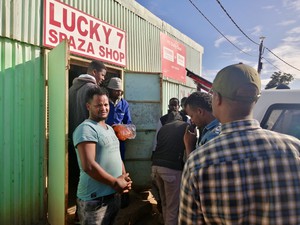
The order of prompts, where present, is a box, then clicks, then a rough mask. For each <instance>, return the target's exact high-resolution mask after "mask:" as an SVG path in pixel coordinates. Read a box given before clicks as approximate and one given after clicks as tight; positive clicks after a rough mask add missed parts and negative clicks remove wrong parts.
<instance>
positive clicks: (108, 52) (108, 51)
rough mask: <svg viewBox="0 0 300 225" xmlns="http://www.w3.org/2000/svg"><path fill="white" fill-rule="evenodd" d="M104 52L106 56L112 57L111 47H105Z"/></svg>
mask: <svg viewBox="0 0 300 225" xmlns="http://www.w3.org/2000/svg"><path fill="white" fill-rule="evenodd" d="M105 54H106V58H110V59H112V50H111V49H108V48H106V53H105Z"/></svg>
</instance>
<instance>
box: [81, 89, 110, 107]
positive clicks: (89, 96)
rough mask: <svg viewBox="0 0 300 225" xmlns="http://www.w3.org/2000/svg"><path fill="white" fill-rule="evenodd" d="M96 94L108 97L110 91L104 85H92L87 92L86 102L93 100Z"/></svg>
mask: <svg viewBox="0 0 300 225" xmlns="http://www.w3.org/2000/svg"><path fill="white" fill-rule="evenodd" d="M94 95H106V96H107V97H108V92H107V90H106V89H105V88H104V87H99V86H98V85H94V86H93V87H91V88H90V89H89V90H88V91H87V93H86V101H85V102H86V103H88V102H91V101H92V99H93V97H94Z"/></svg>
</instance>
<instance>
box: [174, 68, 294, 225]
mask: <svg viewBox="0 0 300 225" xmlns="http://www.w3.org/2000/svg"><path fill="white" fill-rule="evenodd" d="M260 89H261V83H260V77H259V75H258V74H257V72H256V71H255V70H254V69H253V68H252V67H250V66H247V65H244V64H241V63H240V64H236V65H231V66H228V67H225V68H224V69H222V70H221V71H220V72H219V73H218V74H217V76H216V78H215V79H214V82H213V86H212V94H213V97H212V108H213V114H214V115H215V117H216V118H217V119H218V120H219V121H220V122H221V124H222V129H221V133H220V135H219V136H217V137H216V138H214V139H213V140H211V141H209V142H207V143H206V144H204V145H203V146H201V147H200V148H198V149H196V150H195V151H193V152H192V153H191V154H190V156H189V158H188V160H187V162H186V164H185V167H184V171H183V175H182V183H181V193H180V209H179V224H182V225H183V224H276V225H279V224H294V225H296V224H300V157H299V156H300V154H299V150H300V141H299V140H298V139H296V138H294V137H292V136H288V135H284V134H279V133H276V132H272V131H268V130H264V129H262V128H261V127H260V125H259V123H258V121H256V120H254V119H253V118H252V110H253V106H254V104H255V102H256V101H257V99H258V97H259V94H260Z"/></svg>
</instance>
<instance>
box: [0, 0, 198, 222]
mask: <svg viewBox="0 0 300 225" xmlns="http://www.w3.org/2000/svg"><path fill="white" fill-rule="evenodd" d="M0 18H1V25H0V50H1V51H0V52H1V54H0V149H1V150H0V151H1V157H0V167H1V170H0V224H9V225H34V224H51V225H64V224H68V210H70V208H72V206H74V201H75V200H74V198H71V197H69V196H70V195H71V193H70V192H71V191H72V190H73V189H74V187H72V185H71V184H69V183H68V176H69V174H68V167H69V153H68V88H69V87H70V85H71V83H72V80H73V79H74V78H75V77H77V76H78V75H80V74H81V73H85V72H86V69H87V65H88V63H89V62H90V61H91V60H92V59H99V60H102V61H104V62H105V64H106V66H107V68H108V77H112V76H118V77H120V78H122V80H123V86H124V98H125V99H126V100H127V101H128V102H129V105H130V110H131V114H132V120H133V123H134V124H135V125H136V127H137V136H136V138H135V139H133V140H128V141H127V142H126V160H125V165H126V168H127V171H128V172H129V173H130V174H131V177H132V180H133V182H134V186H133V187H134V188H136V189H141V188H149V187H150V185H151V178H150V171H151V160H150V157H151V153H152V152H151V151H152V143H153V139H154V135H155V129H156V125H157V122H158V119H159V117H160V116H161V115H162V114H164V113H166V111H167V108H168V100H169V99H170V98H171V97H177V98H179V99H180V98H182V97H184V96H188V95H189V94H190V93H191V92H193V91H195V90H196V85H195V84H194V81H193V80H191V79H190V78H189V77H186V76H185V68H187V69H189V70H190V71H193V72H194V73H196V74H200V75H201V69H202V68H201V64H202V55H203V52H204V49H203V47H202V46H201V45H200V44H198V43H196V42H195V41H193V40H192V39H190V38H189V37H187V36H186V35H184V34H183V33H181V32H180V31H178V30H176V29H175V28H173V27H172V26H170V25H169V24H167V23H166V22H164V21H162V20H161V19H160V18H158V17H156V16H155V15H153V14H152V13H151V12H149V11H148V10H147V9H145V8H143V7H142V6H141V5H139V4H138V3H137V2H135V1H133V0H132V1H131V0H130V1H128V0H89V1H81V0H62V1H57V0H15V1H11V0H2V1H1V3H0ZM75 20H76V21H75ZM63 21H67V22H66V23H64V22H63ZM73 25H74V26H73ZM55 26H57V29H55ZM72 29H73V30H76V31H78V32H79V34H81V35H83V36H84V35H86V37H85V38H82V37H79V36H76V35H73V34H71V33H68V32H69V31H70V30H72ZM89 29H90V30H89ZM96 29H98V30H99V33H97V32H96ZM98 30H97V31H98ZM67 31H68V32H67ZM78 32H77V33H78ZM101 32H102V33H101ZM109 32H111V33H109ZM112 36H113V37H114V39H109V38H110V37H112ZM116 38H119V39H116ZM66 39H68V41H67V40H66ZM93 39H95V40H97V39H98V41H93ZM170 42H171V43H172V44H171V46H169V45H168V44H169V43H170ZM99 43H100V44H101V45H99ZM97 45H99V46H97ZM93 46H97V49H94V47H93ZM104 46H105V47H104ZM115 46H117V47H119V48H116V49H118V50H116V49H114V47H115ZM174 46H175V47H174ZM173 53H175V55H176V57H175V56H174V55H173ZM175 59H176V60H177V61H176V62H177V63H178V65H179V68H180V71H181V73H180V75H178V74H177V75H176V73H174V74H172V71H171V72H170V71H168V68H170V67H172V66H174V65H175V64H174V62H175V61H174V60H175ZM170 63H171V64H170Z"/></svg>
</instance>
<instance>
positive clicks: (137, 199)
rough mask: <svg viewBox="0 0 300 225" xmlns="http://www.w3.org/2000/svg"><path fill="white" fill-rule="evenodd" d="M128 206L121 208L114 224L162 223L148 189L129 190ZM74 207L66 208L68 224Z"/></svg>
mask: <svg viewBox="0 0 300 225" xmlns="http://www.w3.org/2000/svg"><path fill="white" fill-rule="evenodd" d="M129 200H130V203H129V206H128V207H126V208H124V209H121V210H120V211H119V214H118V216H117V218H116V221H115V223H114V225H162V224H163V220H162V215H161V214H160V213H159V211H158V209H157V207H156V206H157V203H156V201H155V199H154V197H153V195H152V194H151V191H150V190H143V191H134V190H132V191H130V193H129ZM74 213H75V207H71V208H69V209H68V225H74Z"/></svg>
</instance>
